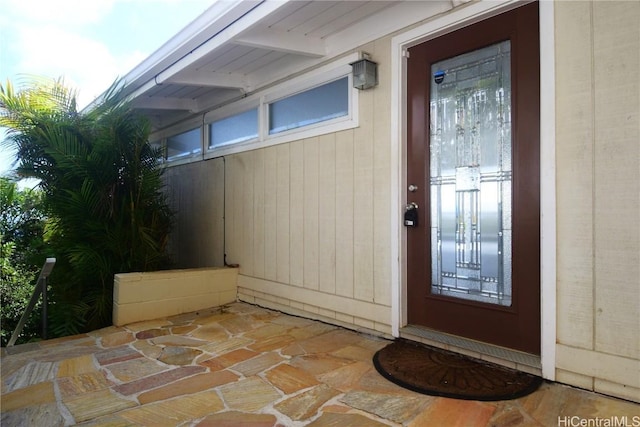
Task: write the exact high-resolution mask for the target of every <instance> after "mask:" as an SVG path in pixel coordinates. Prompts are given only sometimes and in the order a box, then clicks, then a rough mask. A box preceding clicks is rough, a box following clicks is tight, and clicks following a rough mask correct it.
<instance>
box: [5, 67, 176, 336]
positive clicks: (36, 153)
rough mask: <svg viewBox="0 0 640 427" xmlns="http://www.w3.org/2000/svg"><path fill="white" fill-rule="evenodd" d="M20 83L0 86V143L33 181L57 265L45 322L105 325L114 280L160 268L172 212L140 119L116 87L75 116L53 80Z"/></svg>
mask: <svg viewBox="0 0 640 427" xmlns="http://www.w3.org/2000/svg"><path fill="white" fill-rule="evenodd" d="M29 83H30V84H29V86H28V87H26V88H23V89H20V90H16V89H15V88H14V86H13V85H12V84H11V82H7V84H6V85H5V86H2V85H0V126H4V127H7V128H8V129H9V132H8V138H7V139H6V140H5V141H4V143H5V144H8V145H10V146H12V147H13V148H14V149H15V150H16V152H17V160H18V167H17V169H16V171H17V173H18V175H20V176H21V177H29V178H37V179H39V180H40V184H39V187H40V188H41V189H42V192H43V197H44V203H45V208H46V211H47V214H48V216H49V221H48V223H47V229H46V232H45V236H46V239H48V241H49V242H50V243H51V246H52V248H53V250H54V251H55V257H56V259H57V263H56V267H55V269H54V271H53V273H52V276H51V279H50V280H51V283H52V289H51V300H52V307H51V324H52V328H53V333H54V334H56V335H66V334H70V333H77V332H80V331H82V330H86V329H94V328H98V327H102V326H104V325H107V324H110V321H111V313H112V304H113V276H114V274H116V273H120V272H131V271H149V270H157V269H161V268H165V267H166V266H167V265H168V262H169V260H168V258H167V256H166V254H165V248H166V244H167V240H168V234H169V231H170V227H171V222H172V214H171V212H170V210H169V208H168V205H167V202H166V199H165V195H164V193H163V191H162V187H163V183H162V176H161V175H162V167H161V163H160V159H161V153H160V152H159V151H158V150H156V149H154V148H152V147H151V146H150V145H149V143H148V137H149V132H150V126H149V122H148V120H147V119H146V118H145V117H144V116H142V115H141V114H138V113H137V112H136V111H135V110H134V109H132V108H131V105H130V104H129V102H127V100H126V99H124V97H123V95H122V94H123V91H122V85H119V84H118V82H116V83H114V85H112V87H111V88H110V89H109V90H108V91H107V93H106V94H105V95H104V97H103V98H102V99H101V101H100V102H98V103H97V104H96V105H95V106H94V107H93V108H92V109H90V110H88V111H82V112H79V111H77V109H76V95H75V93H74V92H73V91H71V90H69V89H68V88H67V87H66V86H65V85H64V82H63V81H62V80H45V79H32V80H31V81H30V82H29Z"/></svg>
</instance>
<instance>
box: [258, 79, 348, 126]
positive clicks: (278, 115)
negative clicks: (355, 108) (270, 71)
mask: <svg viewBox="0 0 640 427" xmlns="http://www.w3.org/2000/svg"><path fill="white" fill-rule="evenodd" d="M348 85H349V79H348V78H347V77H343V78H341V79H340V80H336V81H334V82H331V83H327V84H325V85H322V86H318V87H316V88H313V89H310V90H307V91H305V92H302V93H299V94H297V95H293V96H290V97H288V98H285V99H281V100H280V101H276V102H273V103H271V104H269V134H274V133H279V132H284V131H286V130H290V129H295V128H299V127H302V126H307V125H311V124H314V123H318V122H323V121H326V120H331V119H334V118H336V117H342V116H346V115H347V114H349V87H348Z"/></svg>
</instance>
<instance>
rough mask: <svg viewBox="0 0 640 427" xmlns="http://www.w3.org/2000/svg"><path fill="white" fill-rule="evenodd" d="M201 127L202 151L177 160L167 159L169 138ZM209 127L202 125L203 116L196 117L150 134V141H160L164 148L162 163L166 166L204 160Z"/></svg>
mask: <svg viewBox="0 0 640 427" xmlns="http://www.w3.org/2000/svg"><path fill="white" fill-rule="evenodd" d="M198 128H199V129H200V153H197V154H192V155H190V156H185V157H183V158H180V159H177V160H168V159H167V140H168V139H169V138H171V137H172V136H175V135H179V134H181V133H184V132H188V131H191V130H194V129H198ZM207 129H208V127H203V126H202V118H201V117H195V118H191V119H189V120H186V121H184V122H181V123H179V124H177V125H174V126H171V127H169V128H166V129H163V130H161V131H159V132H156V133H153V134H151V135H150V136H149V141H153V142H158V141H159V142H160V147H161V148H162V153H163V157H162V163H163V164H164V165H166V166H177V165H182V164H185V163H191V162H196V161H199V160H203V158H204V157H203V156H204V142H205V141H206V140H207V139H208V131H207Z"/></svg>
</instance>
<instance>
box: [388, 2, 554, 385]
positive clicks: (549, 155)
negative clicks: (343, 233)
mask: <svg viewBox="0 0 640 427" xmlns="http://www.w3.org/2000/svg"><path fill="white" fill-rule="evenodd" d="M522 4H523V2H520V1H514V0H501V1H499V2H498V1H491V2H484V1H482V2H477V3H472V4H469V5H464V6H461V7H458V8H457V9H454V11H452V12H451V13H449V14H447V15H444V16H442V17H439V18H437V19H435V20H433V21H430V22H427V23H425V24H423V25H420V26H418V27H416V28H413V29H411V30H409V31H407V32H405V33H402V34H399V35H397V36H395V37H393V38H392V40H391V82H392V87H391V141H392V144H391V153H390V154H391V197H392V200H391V201H392V203H391V233H392V235H391V260H392V261H391V281H392V283H391V299H392V300H391V316H392V318H391V326H392V334H393V336H394V337H399V336H400V328H402V327H403V326H406V325H407V271H406V235H407V233H406V228H405V227H404V226H403V225H402V219H401V212H402V208H403V206H405V204H406V203H407V201H406V191H404V189H405V188H406V185H407V179H406V175H407V174H406V141H407V138H406V123H407V111H406V99H407V97H406V91H407V88H406V75H407V71H406V62H407V61H406V57H405V55H406V49H408V48H409V47H412V46H415V45H418V44H420V43H423V42H425V41H428V40H431V39H434V38H436V37H438V36H441V35H443V34H446V33H449V32H452V31H455V30H456V29H459V28H462V27H465V26H468V25H471V24H473V23H476V22H479V21H481V20H484V19H487V18H490V17H492V16H495V15H497V14H499V13H502V12H506V11H508V10H511V9H514V8H516V7H518V6H521V5H522ZM539 8H540V11H539V13H540V248H541V254H540V265H541V267H540V268H541V271H540V278H541V282H540V297H541V304H540V307H541V313H540V318H541V325H540V327H541V337H540V344H541V355H540V361H541V365H542V376H543V377H544V378H546V379H549V380H555V351H556V348H555V344H556V190H555V188H556V180H555V144H556V142H555V71H554V55H555V51H554V42H555V40H554V37H553V32H554V31H553V29H554V19H553V15H554V9H553V8H554V6H553V2H547V1H540V4H539Z"/></svg>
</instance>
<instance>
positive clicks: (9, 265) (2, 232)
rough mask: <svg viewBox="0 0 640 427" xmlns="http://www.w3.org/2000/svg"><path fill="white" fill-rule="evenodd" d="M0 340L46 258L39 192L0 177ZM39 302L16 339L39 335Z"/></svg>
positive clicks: (12, 325) (4, 340)
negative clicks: (22, 188) (20, 187)
mask: <svg viewBox="0 0 640 427" xmlns="http://www.w3.org/2000/svg"><path fill="white" fill-rule="evenodd" d="M0 207H1V209H0V342H1V343H2V345H3V346H4V345H6V344H7V341H8V340H9V338H10V337H11V333H12V332H13V330H14V329H15V327H16V326H17V324H18V321H19V320H20V317H21V316H22V313H24V310H25V308H26V306H27V304H28V303H29V299H30V297H31V294H32V293H33V289H34V285H35V278H36V276H37V274H38V268H39V264H41V263H42V262H43V261H44V259H45V258H46V244H45V242H44V240H43V231H44V224H45V220H46V217H45V215H44V211H43V210H42V197H41V193H40V192H39V191H37V190H30V189H25V190H21V189H19V188H18V186H17V184H16V182H15V181H14V180H12V179H10V178H8V177H0ZM40 306H41V302H40V301H39V302H38V303H37V305H36V309H35V310H34V311H33V312H32V314H31V316H30V317H29V318H28V320H27V323H26V324H25V327H24V329H23V331H22V334H21V335H20V341H19V342H25V341H29V340H31V339H34V338H37V337H38V336H39V335H40V312H39V308H40Z"/></svg>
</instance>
